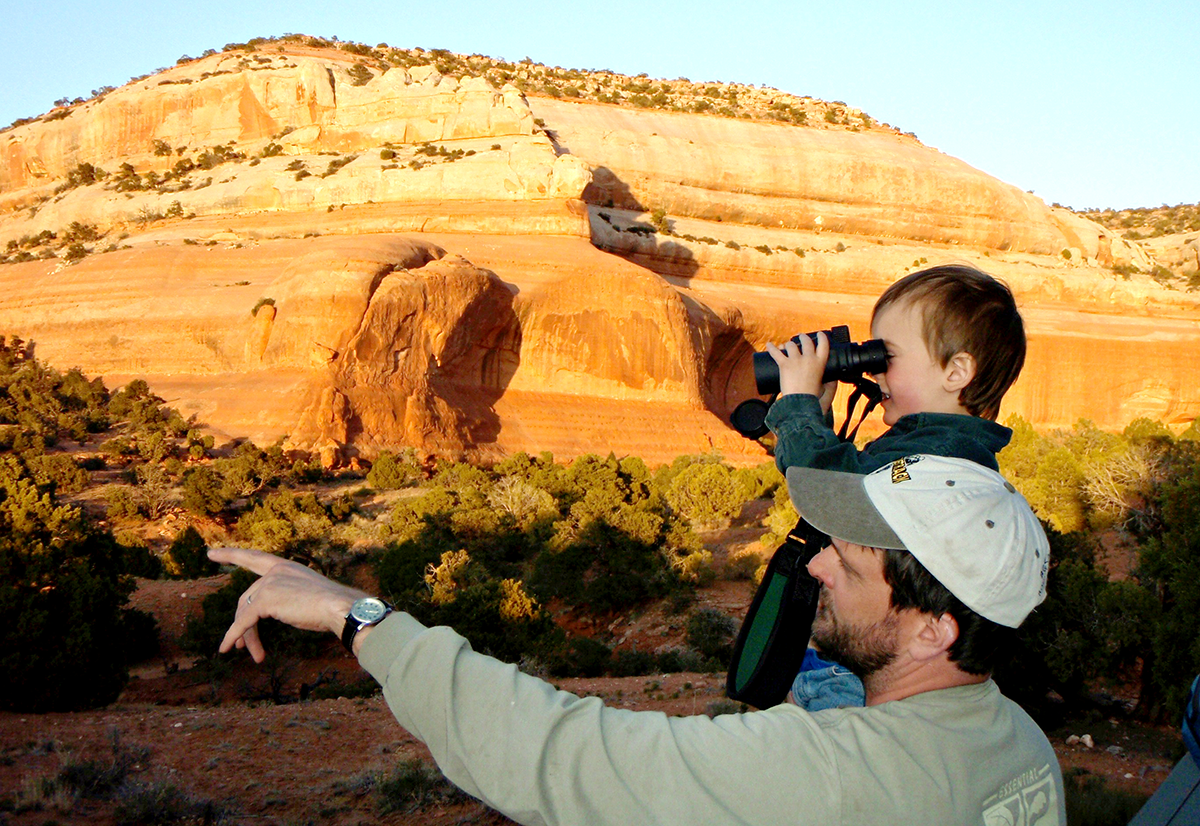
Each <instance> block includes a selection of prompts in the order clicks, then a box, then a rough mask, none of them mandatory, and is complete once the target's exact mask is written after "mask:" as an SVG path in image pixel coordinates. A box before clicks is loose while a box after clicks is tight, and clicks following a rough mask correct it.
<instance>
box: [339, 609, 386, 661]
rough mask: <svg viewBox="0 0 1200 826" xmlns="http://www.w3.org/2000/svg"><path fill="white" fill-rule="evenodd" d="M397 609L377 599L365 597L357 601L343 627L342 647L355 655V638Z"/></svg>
mask: <svg viewBox="0 0 1200 826" xmlns="http://www.w3.org/2000/svg"><path fill="white" fill-rule="evenodd" d="M395 610H396V609H395V608H393V607H392V606H390V605H388V604H387V603H386V602H384V601H383V600H381V599H378V598H376V597H363V598H362V599H359V600H355V602H354V604H353V605H351V606H350V613H349V614H347V615H346V624H345V625H343V626H342V645H344V646H346V650H347V651H349V652H350V653H351V654H353V653H354V637H355V635H357V634H358V632H359V631H361V630H363V629H364V628H366V627H367V626H368V625H375V624H376V623H378V622H380V621H382V620H383V618H384V617H386V616H387V615H388V614H390V613H392V611H395Z"/></svg>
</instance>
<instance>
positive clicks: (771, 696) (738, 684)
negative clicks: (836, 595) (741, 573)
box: [725, 519, 828, 708]
mask: <svg viewBox="0 0 1200 826" xmlns="http://www.w3.org/2000/svg"><path fill="white" fill-rule="evenodd" d="M827 542H828V537H826V536H825V534H822V533H820V532H819V531H817V530H816V529H815V528H813V527H812V526H811V525H809V524H808V523H807V522H805V521H804V520H803V519H801V520H800V521H799V522H797V523H796V527H794V528H793V529H792V530H791V531H790V532H789V533H788V535H787V538H786V539H785V540H784V541H783V544H782V545H780V546H779V548H778V549H777V550H776V551H775V554H774V556H772V557H771V561H770V562H769V563H768V564H767V570H766V573H764V574H763V578H762V582H761V583H760V584H759V586H758V590H757V591H756V592H755V594H754V601H753V602H751V603H750V609H749V611H748V612H747V614H746V619H745V621H744V622H743V623H742V627H741V630H740V631H739V632H738V637H737V642H736V643H735V644H734V648H733V655H732V657H731V658H730V666H729V673H728V675H727V676H726V680H725V692H726V694H728V696H729V697H730V698H731V699H733V700H738V701H739V702H743V703H746V704H748V705H752V706H754V707H755V708H770V707H771V706H775V705H778V704H779V703H781V702H783V701H784V699H786V697H787V693H788V690H789V689H791V687H792V681H793V680H794V679H795V678H796V673H797V672H798V671H799V670H800V663H801V661H802V660H803V659H804V652H805V650H806V649H807V647H808V637H809V633H810V631H811V629H812V621H813V617H814V616H815V615H816V610H817V596H818V595H819V594H820V591H821V588H820V583H819V582H817V580H816V579H814V578H813V577H812V576H811V575H810V574H809V573H808V563H809V561H810V560H811V559H812V558H813V557H814V556H816V555H817V554H818V553H820V552H821V549H822V548H824V547H825V545H826V544H827Z"/></svg>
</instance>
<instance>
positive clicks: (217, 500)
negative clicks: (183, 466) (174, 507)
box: [183, 465, 233, 515]
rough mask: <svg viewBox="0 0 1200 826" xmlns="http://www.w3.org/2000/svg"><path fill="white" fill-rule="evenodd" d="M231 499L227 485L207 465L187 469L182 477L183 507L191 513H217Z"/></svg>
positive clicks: (231, 494)
mask: <svg viewBox="0 0 1200 826" xmlns="http://www.w3.org/2000/svg"><path fill="white" fill-rule="evenodd" d="M232 499H233V492H232V491H231V490H230V487H229V485H228V484H226V482H225V480H224V479H223V478H221V475H220V474H218V473H217V472H216V471H215V470H213V469H212V468H211V467H208V466H207V465H200V466H198V467H194V468H189V469H188V471H187V472H186V473H185V474H184V476H183V506H184V507H185V508H187V509H188V510H190V511H192V512H193V513H198V514H203V515H208V514H213V513H219V512H220V511H222V510H224V509H225V508H226V507H228V505H229V503H230V501H232Z"/></svg>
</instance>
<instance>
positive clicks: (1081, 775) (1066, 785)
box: [1063, 768, 1146, 826]
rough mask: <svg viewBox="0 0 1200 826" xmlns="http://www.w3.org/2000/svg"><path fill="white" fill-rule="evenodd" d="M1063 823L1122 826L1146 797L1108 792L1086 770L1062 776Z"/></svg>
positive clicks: (1078, 769) (1073, 771)
mask: <svg viewBox="0 0 1200 826" xmlns="http://www.w3.org/2000/svg"><path fill="white" fill-rule="evenodd" d="M1063 792H1064V798H1065V803H1066V807H1067V822H1068V823H1070V824H1072V826H1125V824H1127V823H1129V822H1130V820H1132V819H1133V816H1134V815H1136V814H1137V813H1138V811H1139V810H1140V809H1141V808H1142V806H1143V805H1144V804H1145V803H1146V795H1144V794H1138V793H1137V792H1130V791H1126V790H1124V789H1110V788H1109V787H1108V784H1107V783H1106V782H1105V779H1104V778H1103V777H1098V776H1096V775H1093V774H1091V773H1090V772H1088V771H1087V769H1082V768H1071V769H1067V770H1066V771H1064V772H1063Z"/></svg>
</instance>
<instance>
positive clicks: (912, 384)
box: [766, 265, 1025, 711]
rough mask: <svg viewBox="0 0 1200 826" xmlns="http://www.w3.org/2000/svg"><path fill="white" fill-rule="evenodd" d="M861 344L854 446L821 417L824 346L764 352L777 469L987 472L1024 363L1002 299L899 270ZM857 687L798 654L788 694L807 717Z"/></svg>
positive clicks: (954, 274) (944, 278)
mask: <svg viewBox="0 0 1200 826" xmlns="http://www.w3.org/2000/svg"><path fill="white" fill-rule="evenodd" d="M871 337H872V338H878V339H883V342H884V344H885V346H886V347H887V355H888V366H887V372H885V373H878V374H876V375H875V376H874V379H875V381H876V382H878V384H879V387H880V389H881V390H883V403H882V404H883V423H884V424H886V425H888V426H889V428H890V429H889V430H887V431H886V432H885V433H884V434H883V435H881V436H880V437H879V438H877V439H875V440H874V441H872V442H871V443H869V444H868V445H866V446H865V447H864V448H863V449H862V450H861V451H860V450H858V449H857V448H855V446H854V445H853V444H849V443H845V442H840V441H839V440H838V438H837V435H836V434H835V433H834V432H833V430H832V428H830V427H829V425H828V424H827V421H826V416H827V414H828V412H829V409H830V406H831V405H832V403H833V395H834V391H835V389H836V386H837V384H836V382H831V383H829V384H826V385H822V384H821V377H822V374H823V373H824V371H825V362H826V361H827V359H828V357H829V342H828V340H827V339H826V337H825V335H824V334H819V335H818V337H817V338H818V340H817V342H816V343H814V342H813V341H812V340H811V339H809V338H808V337H807V336H801V342H800V344H799V345H797V344H796V342H794V341H788V342H787V343H786V344H785V345H784V348H783V350H780V349H779V348H777V347H776V346H775V345H773V344H769V345H767V351H768V352H769V353H770V354H771V357H772V358H773V359H775V361H776V363H777V364H778V365H779V398H778V399H776V401H775V403H774V404H773V405H772V406H771V410H770V411H769V413H768V414H767V419H766V423H767V426H768V427H770V428H771V430H772V431H773V432H774V433H775V436H776V438H777V442H776V447H775V462H776V464H777V465H778V466H779V469H780V471H782V472H784V473H786V472H787V469H788V468H789V467H794V466H802V467H814V468H822V469H826V470H843V471H851V472H857V473H864V474H865V473H869V472H871V471H872V470H875V469H876V468H879V467H883V466H884V465H886V464H888V463H889V462H891V461H893V460H895V459H900V458H903V457H905V456H910V455H913V454H916V453H927V454H934V455H938V456H947V457H954V458H959V459H969V460H971V461H974V462H977V463H979V464H981V465H984V466H985V467H988V468H991V469H992V470H997V469H998V466H997V463H996V453H997V452H999V451H1000V450H1001V449H1002V448H1003V447H1004V446H1005V445H1007V444H1008V441H1009V439H1010V438H1011V437H1012V431H1011V430H1009V429H1008V428H1007V427H1004V426H1002V425H999V424H997V423H996V421H995V419H996V416H997V415H998V414H999V412H1000V400H1001V398H1002V397H1003V396H1004V394H1005V392H1007V390H1008V388H1009V387H1011V386H1012V383H1013V382H1014V381H1015V380H1016V378H1017V375H1018V374H1019V373H1020V372H1021V367H1022V365H1023V364H1024V363H1025V327H1024V324H1023V323H1022V321H1021V315H1020V313H1019V312H1018V311H1017V305H1016V301H1015V300H1014V299H1013V295H1012V292H1011V291H1010V290H1009V289H1008V287H1006V286H1005V285H1004V284H1003V283H1001V282H1000V281H997V280H996V279H995V278H992V277H991V276H990V275H987V274H986V273H984V272H981V271H980V270H977V269H975V268H973V267H967V266H961V265H947V266H939V267H931V268H929V269H926V270H921V271H920V272H914V273H911V274H909V275H907V276H905V277H904V278H902V279H900V280H899V281H897V282H896V283H895V284H893V285H892V286H890V287H888V289H887V290H885V291H884V293H883V295H881V296H880V297H879V300H878V301H877V302H875V309H874V310H873V311H872V314H871ZM864 696H865V695H864V694H863V688H862V683H861V682H860V681H859V680H858V678H857V677H855V676H854V675H853V674H851V673H850V672H849V671H848V670H846V669H845V668H843V667H842V666H840V665H837V664H836V663H832V662H830V661H828V660H825V659H823V658H822V657H821V656H820V654H819V652H817V651H816V650H814V649H812V648H810V649H809V650H808V651H807V652H806V653H805V657H804V663H803V665H802V666H801V671H800V674H799V675H797V677H796V681H795V683H794V684H793V686H792V691H791V693H790V694H789V695H788V699H789V700H791V701H792V702H795V703H796V704H798V705H801V706H803V707H805V708H807V709H808V710H809V711H819V710H820V709H822V708H833V707H837V706H842V705H859V706H861V705H862V704H863V701H864Z"/></svg>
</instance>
